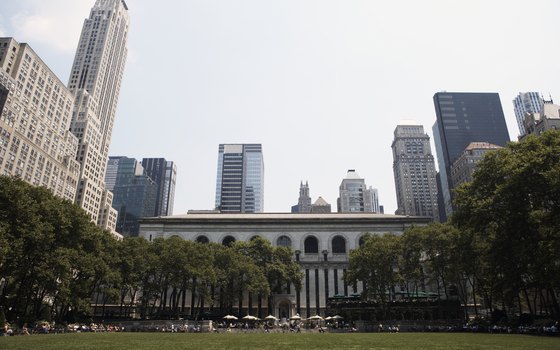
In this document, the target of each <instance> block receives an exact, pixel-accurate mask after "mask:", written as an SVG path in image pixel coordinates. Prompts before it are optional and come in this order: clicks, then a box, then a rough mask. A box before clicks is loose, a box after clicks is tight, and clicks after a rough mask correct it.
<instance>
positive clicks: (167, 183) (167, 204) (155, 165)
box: [142, 158, 177, 216]
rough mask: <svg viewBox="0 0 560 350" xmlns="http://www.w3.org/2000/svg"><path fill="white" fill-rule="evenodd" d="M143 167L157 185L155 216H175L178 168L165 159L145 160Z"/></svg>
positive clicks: (143, 160)
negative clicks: (174, 205)
mask: <svg viewBox="0 0 560 350" xmlns="http://www.w3.org/2000/svg"><path fill="white" fill-rule="evenodd" d="M142 166H143V167H144V171H145V173H146V175H148V176H149V177H150V178H151V179H152V180H154V182H155V183H156V185H157V195H156V207H155V212H154V214H153V215H154V216H170V215H173V202H174V201H175V183H176V180H177V166H176V165H175V163H174V162H172V161H167V160H165V158H144V159H142Z"/></svg>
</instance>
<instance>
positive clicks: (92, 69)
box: [68, 0, 129, 231]
mask: <svg viewBox="0 0 560 350" xmlns="http://www.w3.org/2000/svg"><path fill="white" fill-rule="evenodd" d="M128 25H129V18H128V8H127V6H126V3H125V2H124V0H97V1H96V2H95V5H94V6H93V8H92V10H91V12H90V15H89V17H88V18H87V19H86V20H85V21H84V25H83V28H82V33H81V36H80V40H79V42H78V48H77V51H76V56H75V57H74V63H73V65H72V70H71V72H70V78H69V82H68V88H69V89H70V91H71V92H72V93H73V94H74V96H75V97H74V98H75V100H74V101H75V103H74V110H73V114H72V123H71V125H70V130H71V131H72V133H73V134H74V135H76V136H77V137H78V139H79V146H78V152H77V158H76V159H77V160H78V162H79V163H80V179H79V183H78V191H77V193H76V198H75V202H76V203H77V204H79V205H80V206H81V207H82V208H83V209H84V210H86V212H87V213H88V214H89V215H90V216H91V218H92V220H93V221H95V222H96V223H97V224H98V225H99V226H102V227H103V228H106V229H109V230H112V231H114V227H111V225H112V220H108V218H107V217H102V216H101V215H110V216H114V215H115V214H116V213H115V212H114V210H113V209H111V205H108V200H107V199H108V198H110V197H111V196H110V195H109V194H107V193H105V192H106V189H105V185H104V178H105V168H106V166H107V159H108V154H109V145H110V142H111V133H112V130H113V123H114V120H115V112H116V109H117V101H118V97H119V91H120V87H121V80H122V75H123V71H124V64H125V60H126V55H127V47H126V42H127V38H128Z"/></svg>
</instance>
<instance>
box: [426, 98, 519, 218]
mask: <svg viewBox="0 0 560 350" xmlns="http://www.w3.org/2000/svg"><path fill="white" fill-rule="evenodd" d="M434 106H435V111H436V122H435V124H434V126H433V133H434V143H435V146H436V154H437V158H438V166H439V172H440V177H439V179H440V182H441V193H440V194H438V195H439V196H441V204H440V205H443V206H444V208H445V211H444V212H443V211H442V214H443V213H445V216H446V217H440V219H441V220H442V221H445V220H447V217H448V216H449V215H450V214H451V213H452V212H453V208H452V190H453V186H452V181H451V165H452V164H453V162H455V161H456V160H457V158H459V156H460V155H461V154H462V153H463V151H464V150H465V148H467V146H468V145H469V144H470V143H471V142H489V143H492V144H495V145H498V146H505V145H506V144H507V143H508V142H509V141H510V138H509V133H508V130H507V125H506V121H505V117H504V112H503V110H502V104H501V102H500V96H499V95H498V94H497V93H470V92H438V93H436V94H435V95H434Z"/></svg>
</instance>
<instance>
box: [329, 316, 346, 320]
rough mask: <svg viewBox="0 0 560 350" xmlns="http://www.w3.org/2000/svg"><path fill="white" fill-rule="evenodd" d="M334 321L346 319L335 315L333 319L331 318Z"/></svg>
mask: <svg viewBox="0 0 560 350" xmlns="http://www.w3.org/2000/svg"><path fill="white" fill-rule="evenodd" d="M331 318H332V319H333V320H342V319H343V318H344V317H342V316H339V315H334V316H333V317H331Z"/></svg>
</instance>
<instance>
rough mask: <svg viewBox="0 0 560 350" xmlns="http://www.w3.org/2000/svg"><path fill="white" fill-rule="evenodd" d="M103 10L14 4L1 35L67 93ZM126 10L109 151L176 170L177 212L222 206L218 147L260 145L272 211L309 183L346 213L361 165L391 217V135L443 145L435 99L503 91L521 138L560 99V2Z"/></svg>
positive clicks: (431, 0)
mask: <svg viewBox="0 0 560 350" xmlns="http://www.w3.org/2000/svg"><path fill="white" fill-rule="evenodd" d="M94 2H95V1H94V0H48V1H46V0H1V1H0V36H13V37H15V39H16V40H18V41H19V42H26V43H29V44H30V45H31V47H32V48H33V49H34V50H35V51H36V52H37V53H38V54H39V55H40V56H41V58H42V59H43V60H44V61H45V62H46V63H47V64H48V65H49V66H50V67H51V69H52V70H53V71H54V72H55V73H56V74H57V75H58V76H59V77H60V78H61V80H62V81H63V82H67V80H68V75H69V72H70V68H71V65H72V60H73V56H74V50H75V48H76V46H77V43H78V38H79V35H80V31H81V27H82V23H83V20H84V19H85V18H86V17H87V16H88V15H89V10H90V8H91V7H92V6H93V4H94ZM126 2H127V5H128V7H129V13H130V17H131V26H130V36H129V42H128V47H129V57H128V60H127V64H126V69H125V75H124V81H123V84H122V88H121V94H120V101H119V108H118V112H117V119H116V123H115V128H114V130H113V139H112V144H111V150H110V154H111V155H126V156H129V157H135V158H137V159H141V158H142V157H164V158H166V159H168V160H173V161H175V162H176V163H177V167H178V176H177V188H176V192H175V210H174V213H175V214H180V213H184V212H186V211H187V210H188V209H212V208H213V206H214V194H215V193H214V192H215V181H216V166H217V153H218V144H220V143H262V144H263V153H264V162H265V211H268V212H286V211H289V210H290V207H291V205H293V204H295V203H296V202H297V198H298V191H299V183H300V181H301V180H303V181H306V180H307V181H309V186H310V192H311V197H312V198H313V201H315V199H316V198H317V197H318V196H323V197H324V198H325V199H326V200H327V201H328V202H329V203H331V205H332V207H333V210H336V198H337V196H338V186H339V185H340V182H341V180H342V178H343V177H344V176H345V175H346V170H347V169H356V171H357V172H358V174H359V175H360V176H361V177H363V178H365V180H366V184H367V185H370V186H373V187H375V188H378V189H379V196H380V204H382V205H384V206H385V212H386V213H393V212H394V210H395V209H396V195H395V187H394V181H393V169H392V163H393V159H392V154H391V142H392V139H393V131H394V129H395V126H396V125H397V124H398V122H399V121H400V120H402V119H414V120H416V121H418V122H419V123H420V124H422V125H424V129H425V131H426V132H427V133H428V134H429V135H430V137H432V131H431V128H432V125H433V124H434V122H435V112H434V107H433V101H432V97H433V95H434V93H435V92H438V91H442V90H447V91H464V92H498V93H499V94H500V97H501V100H502V106H503V109H504V113H505V115H506V121H507V123H508V127H509V132H510V137H511V138H512V139H516V138H517V135H518V128H517V125H516V124H515V118H514V114H513V106H512V103H511V100H512V99H513V98H514V97H515V96H516V95H517V93H518V92H520V91H539V92H542V93H544V94H546V95H547V96H548V94H549V93H550V94H551V95H552V97H553V98H554V97H556V98H557V99H560V95H559V86H558V78H559V77H560V65H559V64H558V57H560V45H558V42H559V38H560V24H559V22H558V15H559V14H560V1H558V0H532V1H519V0H507V1H505V0H504V1H501V0H500V1H498V0H494V1H490V0H468V1H454V0H437V1H436V0H424V1H415V0H410V1H404V0H397V1H395V0H393V1H373V0H371V1H354V0H341V1H333V0H317V1H307V0H292V1H290V0H278V1H265V0H253V1H250V0H247V1H236V0H222V1H215V0H214V1H213V0H197V1H190V0H181V1H178V0H177V1H172V0H157V1H153V0H152V1H149V0H127V1H126ZM432 151H433V152H434V154H435V149H434V148H433V147H432Z"/></svg>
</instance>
